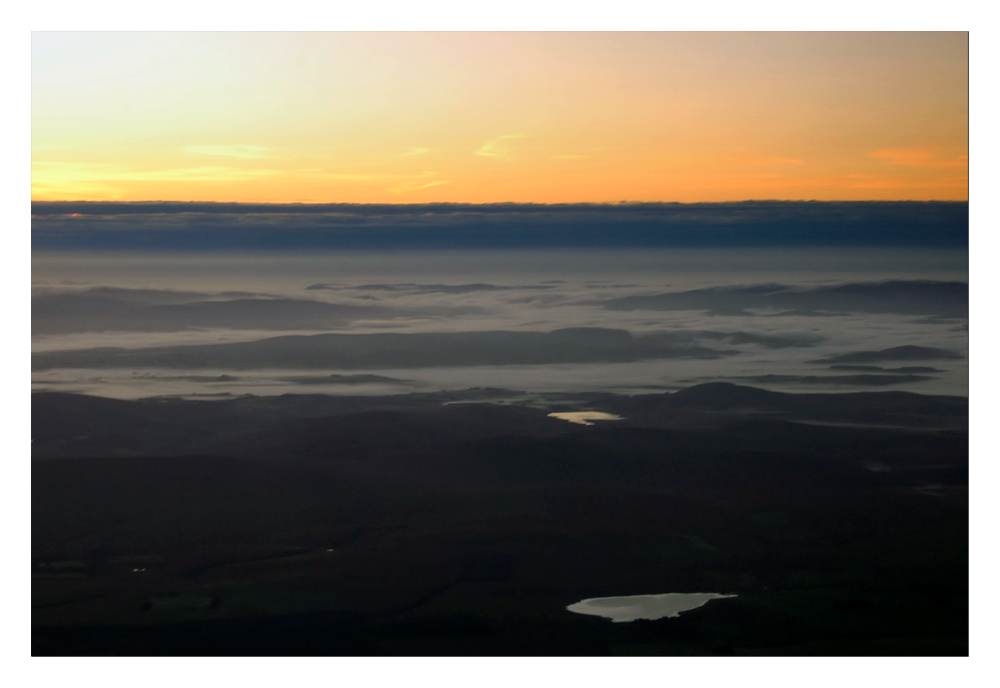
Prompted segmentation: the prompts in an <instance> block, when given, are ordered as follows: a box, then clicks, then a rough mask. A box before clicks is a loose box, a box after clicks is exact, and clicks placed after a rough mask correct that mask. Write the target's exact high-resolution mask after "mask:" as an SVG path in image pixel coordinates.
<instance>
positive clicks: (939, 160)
mask: <svg viewBox="0 0 1000 688" xmlns="http://www.w3.org/2000/svg"><path fill="white" fill-rule="evenodd" d="M868 156H869V157H872V158H878V159H880V160H883V161H884V162H886V163H888V164H890V165H904V166H907V167H966V166H968V164H969V156H968V155H958V156H955V157H943V156H942V155H941V153H940V151H939V150H937V149H934V148H893V149H887V150H877V151H872V152H871V153H869V154H868Z"/></svg>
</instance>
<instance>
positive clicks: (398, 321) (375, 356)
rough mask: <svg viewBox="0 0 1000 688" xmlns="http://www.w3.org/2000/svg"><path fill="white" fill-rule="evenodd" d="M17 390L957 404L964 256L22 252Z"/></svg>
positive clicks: (964, 339) (963, 383) (880, 252)
mask: <svg viewBox="0 0 1000 688" xmlns="http://www.w3.org/2000/svg"><path fill="white" fill-rule="evenodd" d="M32 278H33V303H32V350H33V366H32V367H33V374H32V378H33V379H32V388H33V389H35V390H42V389H46V390H53V391H56V390H59V391H72V392H83V393H88V394H98V395H103V396H115V397H122V398H133V397H143V396H153V395H161V394H168V395H228V394H282V393H296V392H297V393H348V394H389V393H405V392H412V391H432V390H435V389H464V388H468V387H477V386H484V387H485V386H489V387H502V388H508V389H522V390H526V391H595V390H606V391H616V392H624V393H636V392H652V391H663V390H669V389H676V388H679V387H684V386H688V385H691V384H696V383H699V382H707V381H712V380H728V381H733V382H742V383H745V384H751V385H754V386H758V387H766V388H771V389H778V390H783V391H827V392H828V391H857V390H887V389H898V390H909V391H914V392H922V393H936V394H958V395H965V394H967V393H968V391H967V390H968V363H967V355H968V286H967V282H968V267H967V254H966V253H965V252H964V251H948V250H941V249H935V250H919V249H906V250H900V249H892V250H890V249H872V248H869V249H819V248H810V249H741V250H731V249H681V250H677V249H655V250H644V251H634V250H624V249H617V250H609V249H605V250H600V251H597V250H582V249H577V250H558V251H557V250H546V249H520V250H463V251H423V250H422V251H406V252H388V251H382V252H375V251H369V252H360V251H342V252H328V253H311V254H308V255H292V254H277V255H273V256H265V255H261V254H257V255H243V256H239V255H232V254H218V253H215V254H213V253H198V254H163V253H160V254H156V255H141V254H125V253H119V254H93V253H91V254H87V253H74V254H52V253H44V252H43V253H37V254H36V255H34V256H33V274H32Z"/></svg>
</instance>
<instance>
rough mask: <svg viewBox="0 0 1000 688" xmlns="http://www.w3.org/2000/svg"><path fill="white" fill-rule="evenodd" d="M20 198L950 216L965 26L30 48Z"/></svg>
mask: <svg viewBox="0 0 1000 688" xmlns="http://www.w3.org/2000/svg"><path fill="white" fill-rule="evenodd" d="M31 68H32V115H31V122H32V133H31V136H32V138H31V141H32V198H33V199H34V200H82V199H89V200H123V201H132V200H181V201H246V202H356V203H427V202H439V201H440V202H445V201H447V202H469V203H488V202H502V201H515V202H539V203H561V202H605V201H619V200H635V201H681V202H695V201H729V200H744V199H817V200H834V199H836V200H869V199H877V200H903V199H908V200H966V199H967V198H968V34H966V33H960V32H942V33H920V32H900V33H797V32H785V33H694V32H690V33H663V32H660V33H643V32H638V33H204V32H199V33H194V32H192V33H35V34H33V36H32V66H31Z"/></svg>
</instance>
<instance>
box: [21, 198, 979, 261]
mask: <svg viewBox="0 0 1000 688" xmlns="http://www.w3.org/2000/svg"><path fill="white" fill-rule="evenodd" d="M588 246H590V247H593V246H604V247H653V246H675V247H713V246H900V247H902V246H914V247H920V246H936V247H947V248H964V247H967V246H968V203H962V202H940V201H934V202H876V201H868V202H816V201H809V202H786V201H748V202H741V203H694V204H680V203H625V204H614V205H611V204H607V205H602V204H561V205H545V204H516V203H499V204H490V205H471V204H447V203H443V204H426V205H352V204H321V205H319V204H318V205H299V204H237V203H166V202H162V203H161V202H154V203H93V202H38V203H33V204H32V248H33V250H75V249H86V250H114V249H122V250H212V249H218V250H234V249H238V250H243V251H251V250H278V249H287V250H304V249H318V248H366V249H378V248H394V249H398V248H437V249H441V248H519V247H524V248H529V247H530V248H541V247H588Z"/></svg>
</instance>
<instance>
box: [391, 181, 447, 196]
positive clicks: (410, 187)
mask: <svg viewBox="0 0 1000 688" xmlns="http://www.w3.org/2000/svg"><path fill="white" fill-rule="evenodd" d="M442 184H448V181H447V180H440V181H435V182H426V183H424V184H419V183H407V182H404V183H403V184H400V185H399V186H395V187H393V189H392V190H393V191H394V192H396V193H398V194H402V193H409V192H411V191H421V190H423V189H429V188H431V187H434V186H441V185H442Z"/></svg>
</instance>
